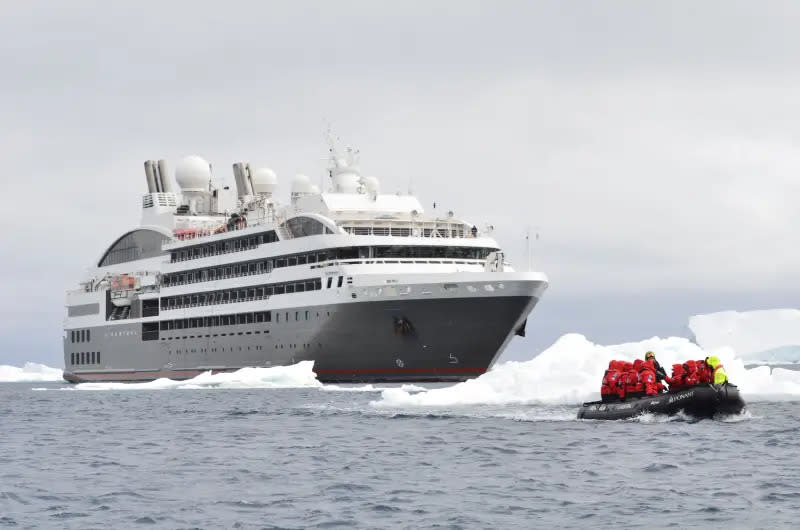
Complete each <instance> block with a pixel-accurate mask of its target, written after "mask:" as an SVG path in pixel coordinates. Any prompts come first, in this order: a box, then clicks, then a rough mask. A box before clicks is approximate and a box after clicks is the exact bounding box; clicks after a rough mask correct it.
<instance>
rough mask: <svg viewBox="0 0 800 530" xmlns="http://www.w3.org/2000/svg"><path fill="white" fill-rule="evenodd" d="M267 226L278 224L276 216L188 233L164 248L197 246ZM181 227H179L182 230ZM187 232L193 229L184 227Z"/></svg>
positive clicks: (172, 240)
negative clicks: (218, 238) (224, 236)
mask: <svg viewBox="0 0 800 530" xmlns="http://www.w3.org/2000/svg"><path fill="white" fill-rule="evenodd" d="M266 224H277V218H276V217H275V216H267V217H258V218H256V219H250V218H248V219H247V221H246V222H241V223H235V224H233V225H232V226H231V227H228V226H227V225H221V226H220V227H218V228H215V229H210V228H202V229H197V230H196V231H194V232H187V233H185V234H180V235H176V236H175V238H174V239H170V240H167V242H166V243H165V244H164V245H163V246H162V248H163V249H164V250H171V249H175V248H181V247H184V246H191V245H197V244H200V243H205V242H208V241H214V240H215V239H216V238H217V237H219V236H220V235H221V234H228V233H231V232H239V231H242V230H247V229H251V228H257V227H262V226H264V225H266ZM180 228H181V227H179V229H180ZM183 228H184V229H185V230H191V229H192V227H183Z"/></svg>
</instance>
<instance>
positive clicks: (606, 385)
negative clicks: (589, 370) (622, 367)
mask: <svg viewBox="0 0 800 530" xmlns="http://www.w3.org/2000/svg"><path fill="white" fill-rule="evenodd" d="M620 375H621V374H620V371H619V363H618V362H617V361H611V362H609V363H608V370H606V373H605V375H604V376H603V383H602V385H600V395H602V396H606V395H612V394H617V393H619V388H618V383H619V378H620Z"/></svg>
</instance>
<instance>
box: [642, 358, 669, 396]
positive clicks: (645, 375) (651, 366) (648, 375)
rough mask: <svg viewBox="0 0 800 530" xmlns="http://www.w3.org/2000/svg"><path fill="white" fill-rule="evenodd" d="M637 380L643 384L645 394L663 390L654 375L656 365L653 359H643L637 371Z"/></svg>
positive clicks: (651, 394)
mask: <svg viewBox="0 0 800 530" xmlns="http://www.w3.org/2000/svg"><path fill="white" fill-rule="evenodd" d="M639 380H640V381H641V382H642V385H643V386H644V393H645V395H647V396H654V395H656V394H660V393H661V391H662V390H664V385H662V384H661V383H660V382H659V381H658V379H657V377H656V367H655V363H653V361H645V362H643V363H642V365H641V368H640V371H639Z"/></svg>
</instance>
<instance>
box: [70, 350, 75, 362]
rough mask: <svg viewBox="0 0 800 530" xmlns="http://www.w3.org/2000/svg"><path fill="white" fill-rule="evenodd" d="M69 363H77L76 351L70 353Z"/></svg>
mask: <svg viewBox="0 0 800 530" xmlns="http://www.w3.org/2000/svg"><path fill="white" fill-rule="evenodd" d="M69 364H75V353H74V352H73V353H70V354H69Z"/></svg>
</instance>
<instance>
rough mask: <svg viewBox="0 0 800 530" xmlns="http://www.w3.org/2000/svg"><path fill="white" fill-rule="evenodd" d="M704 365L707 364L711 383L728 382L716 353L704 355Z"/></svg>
mask: <svg viewBox="0 0 800 530" xmlns="http://www.w3.org/2000/svg"><path fill="white" fill-rule="evenodd" d="M706 365H708V369H709V370H710V371H711V382H712V383H714V384H715V385H721V384H723V383H727V382H728V374H726V373H725V368H723V367H722V363H721V362H720V361H719V357H717V356H716V355H711V356H710V357H706Z"/></svg>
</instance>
